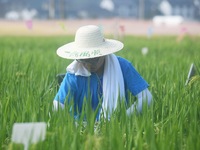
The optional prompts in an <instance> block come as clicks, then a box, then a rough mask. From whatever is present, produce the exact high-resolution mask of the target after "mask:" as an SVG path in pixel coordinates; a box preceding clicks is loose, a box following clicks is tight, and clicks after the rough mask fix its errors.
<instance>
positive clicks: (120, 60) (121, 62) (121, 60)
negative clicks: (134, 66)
mask: <svg viewBox="0 0 200 150" xmlns="http://www.w3.org/2000/svg"><path fill="white" fill-rule="evenodd" d="M117 59H118V61H119V63H120V64H131V62H130V61H129V60H127V59H125V58H123V57H121V56H117Z"/></svg>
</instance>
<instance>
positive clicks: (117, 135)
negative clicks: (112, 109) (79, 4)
mask: <svg viewBox="0 0 200 150" xmlns="http://www.w3.org/2000/svg"><path fill="white" fill-rule="evenodd" d="M72 40H73V37H70V36H68V37H64V36H59V37H55V36H52V37H0V79H1V84H0V145H1V146H0V149H2V150H7V149H9V150H12V149H13V150H15V149H23V145H20V144H19V145H18V144H14V143H12V142H11V134H12V127H13V124H14V123H16V122H46V123H47V124H48V127H47V134H46V139H45V141H43V142H40V143H38V144H34V145H31V146H30V149H37V150H38V149H41V150H44V149H46V150H66V149H70V150H75V149H76V150H77V149H86V150H88V149H102V150H109V149H110V150H113V149H116V150H118V149H119V150H122V149H127V150H130V149H131V150H132V149H133V150H198V149H200V140H199V137H200V99H199V98H200V90H199V89H200V78H199V75H197V76H196V78H195V79H194V80H195V82H194V83H193V84H190V85H188V86H185V81H186V79H187V74H188V70H189V67H190V64H191V63H193V62H194V63H195V65H196V67H197V68H198V69H200V61H199V60H200V42H199V41H200V37H185V38H184V39H183V40H182V41H180V42H177V37H175V36H174V37H173V36H171V37H168V36H164V37H153V38H151V39H148V38H146V37H133V36H128V37H125V38H124V39H123V41H124V44H125V47H124V49H123V50H122V51H120V52H118V53H116V54H117V55H120V56H122V57H124V58H126V59H128V60H130V61H131V62H132V63H133V65H134V66H135V68H136V69H137V70H138V71H139V72H140V74H141V75H142V76H143V77H144V78H145V79H146V80H147V81H148V83H149V84H150V88H149V89H150V91H151V92H152V95H153V101H154V103H153V105H152V106H151V107H150V108H149V109H146V108H143V112H142V114H140V115H136V114H133V115H132V116H130V117H127V116H126V115H125V114H124V108H123V107H122V108H121V109H119V110H118V111H117V112H116V113H115V114H114V115H113V116H112V118H111V120H110V121H102V122H100V123H98V124H94V122H93V120H94V115H93V113H90V110H88V112H86V115H88V116H89V118H90V120H89V121H88V125H87V126H83V125H82V123H81V120H80V121H79V122H78V123H79V124H80V125H79V126H78V127H76V126H75V125H74V120H73V119H72V117H71V116H70V114H69V113H68V110H67V109H65V110H62V111H61V110H60V111H58V112H52V100H53V98H54V96H55V94H56V91H57V80H56V75H57V74H59V73H64V72H65V68H66V66H67V65H68V64H69V63H70V62H71V61H70V60H64V59H61V58H59V57H57V56H56V49H57V48H58V47H59V46H61V45H62V44H65V43H66V42H69V41H72ZM143 47H147V48H148V50H149V51H148V53H147V54H146V55H143V54H142V53H141V49H142V48H143ZM49 113H50V114H51V116H49ZM94 126H95V130H94Z"/></svg>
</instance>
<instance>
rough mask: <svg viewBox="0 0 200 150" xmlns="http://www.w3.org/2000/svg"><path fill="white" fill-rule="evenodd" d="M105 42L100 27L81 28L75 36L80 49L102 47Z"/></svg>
mask: <svg viewBox="0 0 200 150" xmlns="http://www.w3.org/2000/svg"><path fill="white" fill-rule="evenodd" d="M104 42H105V40H104V37H103V35H102V33H101V30H100V28H99V27H98V26H95V25H88V26H83V27H80V28H79V29H78V30H77V32H76V35H75V43H76V45H77V46H78V47H82V48H91V47H97V46H100V45H102V44H103V43H104Z"/></svg>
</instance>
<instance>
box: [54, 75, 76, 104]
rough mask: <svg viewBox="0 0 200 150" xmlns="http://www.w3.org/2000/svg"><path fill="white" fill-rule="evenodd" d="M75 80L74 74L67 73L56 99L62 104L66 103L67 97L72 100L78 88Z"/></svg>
mask: <svg viewBox="0 0 200 150" xmlns="http://www.w3.org/2000/svg"><path fill="white" fill-rule="evenodd" d="M75 80H76V78H75V77H74V75H73V74H70V73H66V75H65V77H64V78H63V81H62V83H61V85H60V87H59V90H58V92H57V94H56V96H55V98H54V100H57V101H59V102H60V103H62V104H64V102H65V99H66V97H68V100H70V99H71V96H73V93H74V91H75V89H76V84H75Z"/></svg>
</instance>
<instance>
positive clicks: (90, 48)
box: [57, 25, 124, 59]
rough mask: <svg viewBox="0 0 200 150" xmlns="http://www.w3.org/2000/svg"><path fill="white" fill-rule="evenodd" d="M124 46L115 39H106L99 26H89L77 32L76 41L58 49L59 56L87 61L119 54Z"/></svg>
mask: <svg viewBox="0 0 200 150" xmlns="http://www.w3.org/2000/svg"><path fill="white" fill-rule="evenodd" d="M123 46H124V44H123V43H122V42H120V41H117V40H113V39H105V38H104V37H103V34H102V33H101V30H100V28H99V27H98V26H95V25H87V26H83V27H80V28H79V29H78V30H77V31H76V35H75V41H74V42H71V43H68V44H65V45H63V46H61V47H59V48H58V49H57V54H58V56H60V57H62V58H67V59H87V58H94V57H100V56H104V55H108V54H111V53H114V52H117V51H119V50H121V49H122V48H123Z"/></svg>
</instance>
